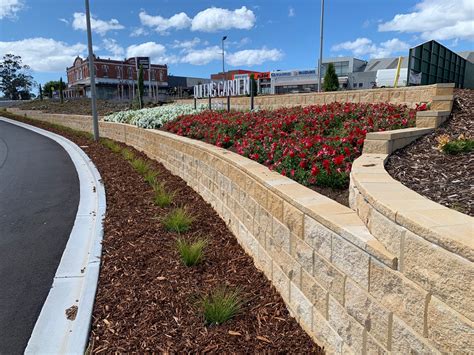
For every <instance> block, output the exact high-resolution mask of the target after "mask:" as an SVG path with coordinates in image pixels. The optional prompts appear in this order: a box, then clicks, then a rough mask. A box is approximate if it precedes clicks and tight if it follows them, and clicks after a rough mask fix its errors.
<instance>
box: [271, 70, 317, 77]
mask: <svg viewBox="0 0 474 355" xmlns="http://www.w3.org/2000/svg"><path fill="white" fill-rule="evenodd" d="M307 75H311V76H312V75H316V70H314V69H309V70H288V71H275V72H272V73H271V77H272V78H276V77H282V76H307Z"/></svg>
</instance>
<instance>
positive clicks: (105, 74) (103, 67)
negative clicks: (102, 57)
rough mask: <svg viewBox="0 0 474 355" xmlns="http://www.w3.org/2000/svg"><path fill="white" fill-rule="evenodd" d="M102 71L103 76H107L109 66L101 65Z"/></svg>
mask: <svg viewBox="0 0 474 355" xmlns="http://www.w3.org/2000/svg"><path fill="white" fill-rule="evenodd" d="M102 71H103V72H104V76H106V77H107V76H109V66H108V65H105V64H104V65H102Z"/></svg>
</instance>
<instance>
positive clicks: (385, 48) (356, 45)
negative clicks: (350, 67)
mask: <svg viewBox="0 0 474 355" xmlns="http://www.w3.org/2000/svg"><path fill="white" fill-rule="evenodd" d="M409 48H410V45H409V44H408V43H406V42H403V41H401V40H399V39H398V38H393V39H390V40H388V41H385V42H382V43H380V44H379V45H377V44H375V43H374V42H373V41H372V40H371V39H369V38H365V37H362V38H357V39H356V40H354V41H347V42H342V43H339V44H336V45H334V46H332V48H331V50H332V51H334V52H340V51H348V52H351V53H352V54H353V55H354V56H356V57H363V56H366V55H368V56H369V57H370V58H386V57H390V56H391V55H392V53H398V52H403V51H406V50H407V49H409Z"/></svg>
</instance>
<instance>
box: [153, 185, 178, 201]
mask: <svg viewBox="0 0 474 355" xmlns="http://www.w3.org/2000/svg"><path fill="white" fill-rule="evenodd" d="M153 189H154V190H155V197H154V202H155V205H157V206H160V207H167V206H169V205H170V204H171V202H173V198H174V194H173V193H170V192H167V191H166V187H165V184H164V183H156V182H155V184H154V185H153Z"/></svg>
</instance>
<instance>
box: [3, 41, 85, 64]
mask: <svg viewBox="0 0 474 355" xmlns="http://www.w3.org/2000/svg"><path fill="white" fill-rule="evenodd" d="M86 48H87V47H86V45H85V44H82V43H76V44H73V45H69V44H67V43H65V42H60V41H56V40H54V39H52V38H42V37H38V38H27V39H23V40H20V41H12V42H0V56H3V55H5V54H7V53H13V54H15V55H19V56H21V58H22V60H23V63H24V64H27V65H29V66H30V67H31V69H33V70H34V71H40V72H57V71H61V72H65V71H66V67H70V66H71V65H72V64H73V62H74V58H75V57H76V56H78V55H84V54H85V53H86Z"/></svg>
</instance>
